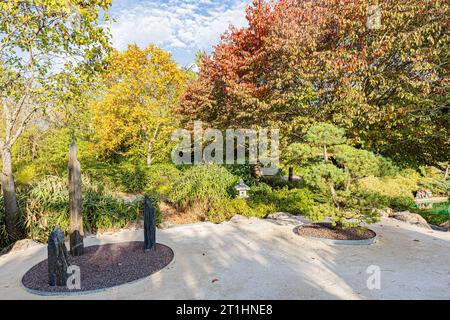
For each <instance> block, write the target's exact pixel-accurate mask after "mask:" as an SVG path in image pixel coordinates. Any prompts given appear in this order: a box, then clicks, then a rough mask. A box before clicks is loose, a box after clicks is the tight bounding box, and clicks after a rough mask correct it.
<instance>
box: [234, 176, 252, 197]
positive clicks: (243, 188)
mask: <svg viewBox="0 0 450 320" xmlns="http://www.w3.org/2000/svg"><path fill="white" fill-rule="evenodd" d="M236 190H237V191H238V197H239V198H248V195H247V191H248V190H250V187H249V186H248V185H246V184H245V183H244V181H243V180H242V179H241V180H240V181H239V183H238V184H237V186H236Z"/></svg>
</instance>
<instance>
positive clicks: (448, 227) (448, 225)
mask: <svg viewBox="0 0 450 320" xmlns="http://www.w3.org/2000/svg"><path fill="white" fill-rule="evenodd" d="M439 226H440V227H442V228H447V229H449V230H450V220H448V221H447V222H444V223H442V224H440V225H439Z"/></svg>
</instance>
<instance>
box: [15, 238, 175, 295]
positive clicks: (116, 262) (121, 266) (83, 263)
mask: <svg viewBox="0 0 450 320" xmlns="http://www.w3.org/2000/svg"><path fill="white" fill-rule="evenodd" d="M173 256H174V254H173V251H172V249H170V248H169V247H168V246H165V245H163V244H159V243H157V244H156V245H155V249H154V250H152V251H149V252H145V251H144V242H137V241H136V242H122V243H111V244H103V245H98V246H90V247H85V248H84V255H82V256H79V257H72V256H69V259H70V263H71V264H72V265H76V266H78V267H80V274H81V289H73V290H69V289H68V288H67V287H66V286H63V287H58V286H55V287H51V286H49V284H48V264H47V259H45V260H44V261H41V262H39V263H38V264H37V265H35V266H34V267H32V268H31V269H30V270H28V272H27V273H25V275H24V276H23V278H22V284H23V285H24V286H25V287H26V288H28V289H31V290H33V291H37V293H41V292H42V294H45V293H47V294H52V293H74V292H84V291H92V290H99V289H106V288H110V287H114V286H118V285H121V284H124V283H128V282H132V281H135V280H138V279H141V278H145V277H147V276H149V275H151V274H153V273H155V272H157V271H159V270H161V269H163V268H164V267H166V266H167V265H168V264H169V263H170V262H171V261H172V259H173Z"/></svg>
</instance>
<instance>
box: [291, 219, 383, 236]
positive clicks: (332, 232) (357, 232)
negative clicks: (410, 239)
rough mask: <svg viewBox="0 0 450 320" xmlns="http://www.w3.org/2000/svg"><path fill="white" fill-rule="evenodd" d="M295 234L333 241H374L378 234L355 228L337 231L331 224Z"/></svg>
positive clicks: (305, 226) (307, 228)
mask: <svg viewBox="0 0 450 320" xmlns="http://www.w3.org/2000/svg"><path fill="white" fill-rule="evenodd" d="M294 232H295V233H297V234H298V235H301V236H305V237H313V238H324V239H333V240H366V239H372V238H373V237H375V236H376V233H375V232H374V231H372V230H370V229H367V228H362V227H353V228H346V229H336V228H333V227H332V226H331V224H330V223H324V222H321V223H313V224H310V225H303V226H300V227H297V228H295V230H294Z"/></svg>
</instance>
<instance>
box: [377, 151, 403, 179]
mask: <svg viewBox="0 0 450 320" xmlns="http://www.w3.org/2000/svg"><path fill="white" fill-rule="evenodd" d="M377 159H378V169H379V172H378V175H379V176H380V177H388V176H390V177H392V176H395V175H397V174H398V173H399V168H398V167H397V166H396V165H395V164H394V162H392V160H391V159H389V158H385V157H381V156H379V157H377Z"/></svg>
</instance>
